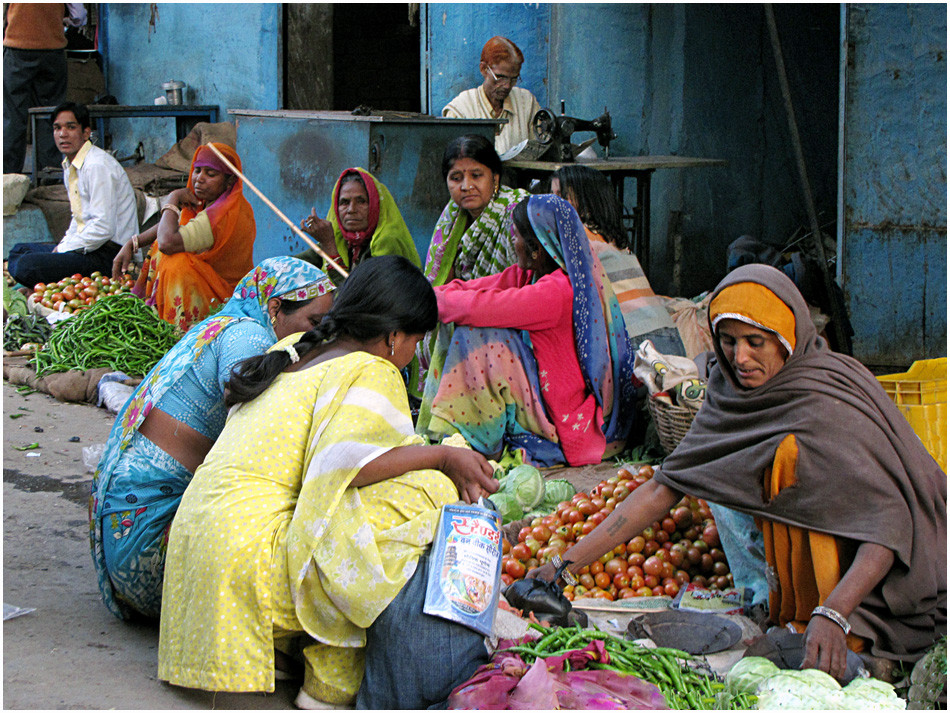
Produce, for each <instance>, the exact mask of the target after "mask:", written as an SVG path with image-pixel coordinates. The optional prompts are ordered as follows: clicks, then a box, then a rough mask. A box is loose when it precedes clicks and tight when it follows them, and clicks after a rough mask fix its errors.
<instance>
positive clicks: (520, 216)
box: [511, 198, 541, 250]
mask: <svg viewBox="0 0 950 713" xmlns="http://www.w3.org/2000/svg"><path fill="white" fill-rule="evenodd" d="M529 200H530V198H525V199H523V200H520V201H518V203H517V205H515V209H514V210H513V211H511V221H512V222H513V223H514V224H515V227H516V228H517V229H518V232H519V233H521V237H522V238H523V239H524V241H525V243H526V244H527V245H528V248H529V249H531V250H539V249H540V248H541V241H540V240H538V236H537V234H536V233H535V232H534V228H533V227H532V226H531V220H530V219H529V218H528V201H529Z"/></svg>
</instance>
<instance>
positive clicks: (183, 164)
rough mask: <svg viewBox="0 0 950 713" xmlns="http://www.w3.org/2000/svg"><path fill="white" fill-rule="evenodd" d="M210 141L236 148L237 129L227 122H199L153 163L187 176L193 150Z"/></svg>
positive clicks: (193, 153)
mask: <svg viewBox="0 0 950 713" xmlns="http://www.w3.org/2000/svg"><path fill="white" fill-rule="evenodd" d="M210 141H214V142H216V143H222V144H227V145H228V146H230V147H231V148H236V147H237V128H236V127H235V126H234V124H232V123H231V122H229V121H222V122H218V123H217V124H209V123H208V122H207V121H199V122H198V123H197V124H195V128H194V129H192V130H191V131H190V132H189V133H188V136H186V137H185V138H183V139H182V140H181V141H179V142H178V143H177V144H175V145H174V146H172V147H171V149H170V150H169V151H168V153H166V154H165V155H164V156H162V157H161V158H159V159H158V160H157V161H156V162H155V165H156V166H158V167H159V168H170V169H172V170H173V171H181V172H183V173H185V174H187V173H188V172H189V171H190V170H191V159H192V158H193V157H194V155H195V150H196V149H197V148H198V147H199V146H201V145H202V144H206V143H208V142H210Z"/></svg>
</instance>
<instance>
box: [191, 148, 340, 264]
mask: <svg viewBox="0 0 950 713" xmlns="http://www.w3.org/2000/svg"><path fill="white" fill-rule="evenodd" d="M205 146H207V147H208V148H210V149H211V150H212V151H214V153H215V155H216V156H217V157H218V158H220V159H221V160H222V161H224V165H225V166H227V167H228V168H229V169H231V172H232V173H234V175H235V176H237V177H238V178H240V179H241V180H242V181H243V182H244V184H245V185H246V186H247V187H248V188H250V189H251V190H252V191H254V192H255V193H256V194H257V197H258V198H260V199H261V200H262V201H264V203H265V205H267V207H268V208H270V209H271V210H272V211H274V212H275V213H276V214H277V217H278V218H280V219H281V220H282V221H284V222H285V223H287V225H289V226H290V229H291V230H293V231H294V232H295V233H296V234H297V237H298V238H300V239H301V240H303V241H304V242H305V243H306V244H307V245H309V246H310V247H311V248H313V249H314V250H315V251H316V253H317V255H319V256H320V257H322V258H323V259H324V260H325V261H326V262H327V264H329V265H330V266H331V267H332V268H333V269H334V270H336V271H337V272H339V273H340V274H341V275H343V277H349V276H350V273H348V272H347V271H346V270H344V269H343V267H342V266H340V265H338V264H337V262H336V260H334V259H333V258H332V257H330V256H329V255H327V254H326V252H324V250H323V248H321V247H320V246H319V245H318V244H317V243H316V242H315V241H314V240H313V238H311V237H310V236H309V235H307V234H306V233H305V232H303V231H302V230H301V229H300V228H298V227H297V226H296V225H295V224H294V223H293V221H292V220H290V218H288V217H287V216H286V215H284V214H283V213H282V212H281V210H280V208H278V207H277V206H275V205H274V204H273V203H272V202H271V200H270V199H269V198H268V197H267V196H265V195H264V194H263V193H261V192H260V191H259V190H258V188H257V186H255V185H254V184H253V183H251V182H250V181H249V180H247V176H245V175H244V174H243V173H241V172H240V171H239V170H238V168H237V166H235V165H234V164H233V163H231V162H230V161H228V159H227V158H226V157H225V156H224V154H222V153H221V152H220V151H218V149H217V148H215V146H214V144H212V143H210V142H209V143H207V144H205Z"/></svg>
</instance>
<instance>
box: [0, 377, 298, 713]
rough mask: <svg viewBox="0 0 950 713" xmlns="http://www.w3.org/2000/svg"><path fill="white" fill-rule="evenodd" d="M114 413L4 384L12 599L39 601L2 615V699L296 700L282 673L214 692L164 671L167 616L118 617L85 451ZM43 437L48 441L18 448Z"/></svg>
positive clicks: (113, 702)
mask: <svg viewBox="0 0 950 713" xmlns="http://www.w3.org/2000/svg"><path fill="white" fill-rule="evenodd" d="M113 418H114V417H113V415H111V414H110V413H109V412H108V411H106V410H105V409H101V408H95V407H93V406H85V405H80V404H64V403H60V402H58V401H56V400H55V399H54V398H52V397H50V396H47V395H46V394H43V393H40V392H36V393H33V394H29V395H22V394H19V393H17V390H16V387H14V386H12V385H11V384H9V383H8V382H6V381H5V382H4V383H3V415H2V423H3V601H4V605H5V607H4V609H7V608H8V605H12V606H14V607H20V608H30V609H35V611H32V612H30V613H28V614H25V615H22V616H18V617H16V618H12V619H10V620H8V621H5V622H4V626H3V707H4V708H9V709H54V708H55V709H64V708H66V709H109V708H114V709H134V710H156V709H159V710H166V709H182V708H183V709H198V710H201V709H211V708H218V709H267V708H277V709H281V708H282V709H288V708H293V699H294V696H296V694H297V687H298V685H299V684H293V683H288V682H283V681H278V684H277V686H278V687H277V691H276V692H274V693H272V694H266V695H265V694H222V693H219V694H217V695H214V694H211V693H207V692H203V691H192V690H187V689H182V688H176V687H174V686H169V685H168V684H166V683H162V682H160V681H158V679H157V678H156V672H157V668H158V657H157V652H158V625H157V624H145V623H141V624H128V623H125V622H122V621H119V620H118V619H116V618H115V617H113V616H112V615H111V614H110V613H109V612H108V611H107V610H106V608H105V607H104V606H103V605H102V603H101V601H100V600H99V590H98V587H97V585H96V575H95V568H94V567H93V564H92V558H91V557H90V554H89V528H88V516H87V512H88V511H87V502H88V496H89V484H90V482H91V478H92V475H91V474H90V473H89V472H87V471H86V468H85V466H84V465H83V462H82V449H83V448H84V447H86V446H89V445H92V444H95V443H104V442H105V440H106V437H107V436H108V433H109V429H110V428H111V426H112V422H113ZM37 428H40V429H42V432H38V431H36V429H37ZM74 437H78V439H79V440H78V442H76V441H70V439H71V438H74ZM33 443H37V444H39V448H36V449H33V450H23V451H20V450H16V447H18V446H20V447H22V446H28V445H31V444H33Z"/></svg>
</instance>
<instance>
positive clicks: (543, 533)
mask: <svg viewBox="0 0 950 713" xmlns="http://www.w3.org/2000/svg"><path fill="white" fill-rule="evenodd" d="M531 536H532V537H533V538H534V539H536V540H537V541H538V542H541V543H544V542H547V541H548V540H550V539H551V528H550V527H548V526H547V525H543V524H542V525H538V526H536V527H532V528H531Z"/></svg>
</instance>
